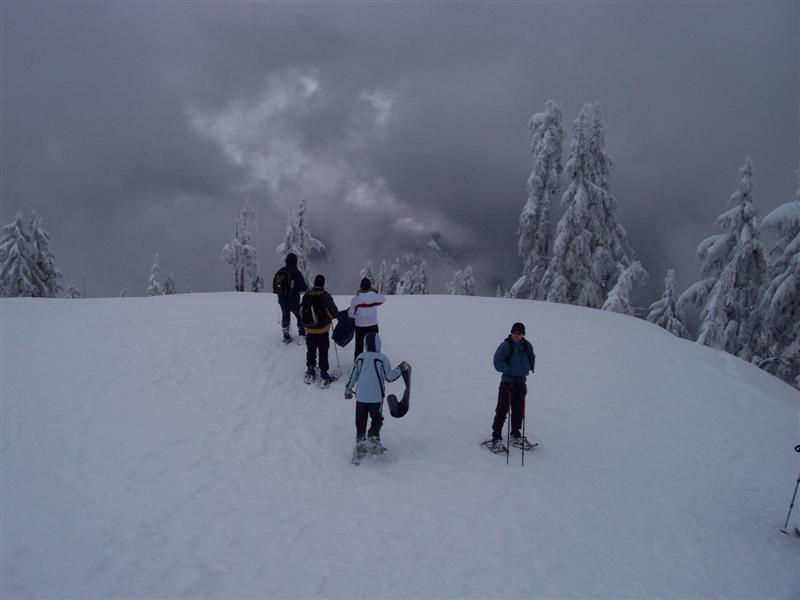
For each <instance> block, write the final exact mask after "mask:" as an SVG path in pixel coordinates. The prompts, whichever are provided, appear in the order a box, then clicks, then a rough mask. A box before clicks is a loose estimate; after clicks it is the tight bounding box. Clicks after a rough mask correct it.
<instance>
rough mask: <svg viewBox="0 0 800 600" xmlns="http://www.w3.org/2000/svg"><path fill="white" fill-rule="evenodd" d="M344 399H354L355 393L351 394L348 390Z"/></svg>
mask: <svg viewBox="0 0 800 600" xmlns="http://www.w3.org/2000/svg"><path fill="white" fill-rule="evenodd" d="M344 399H345V400H352V399H353V392H351V391H350V390H346V391H345V393H344Z"/></svg>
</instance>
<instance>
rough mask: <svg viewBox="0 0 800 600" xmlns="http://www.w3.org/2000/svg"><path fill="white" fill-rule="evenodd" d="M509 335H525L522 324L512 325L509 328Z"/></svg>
mask: <svg viewBox="0 0 800 600" xmlns="http://www.w3.org/2000/svg"><path fill="white" fill-rule="evenodd" d="M511 333H521V334H522V335H525V325H523V324H522V323H514V324H513V325H512V326H511Z"/></svg>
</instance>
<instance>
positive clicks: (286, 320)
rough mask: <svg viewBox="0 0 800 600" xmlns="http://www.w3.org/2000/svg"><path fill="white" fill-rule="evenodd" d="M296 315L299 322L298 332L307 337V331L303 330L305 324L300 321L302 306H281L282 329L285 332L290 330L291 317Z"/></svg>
mask: <svg viewBox="0 0 800 600" xmlns="http://www.w3.org/2000/svg"><path fill="white" fill-rule="evenodd" d="M292 315H294V318H295V319H296V320H297V330H298V331H299V332H300V335H305V333H306V332H305V329H303V322H302V321H301V320H300V305H299V304H295V305H292V306H283V305H282V304H281V327H283V329H284V330H287V329H289V325H290V324H291V322H292V319H291V316H292Z"/></svg>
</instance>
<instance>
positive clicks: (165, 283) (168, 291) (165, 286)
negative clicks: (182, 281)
mask: <svg viewBox="0 0 800 600" xmlns="http://www.w3.org/2000/svg"><path fill="white" fill-rule="evenodd" d="M161 293H162V294H164V295H165V296H171V295H173V294H174V293H175V275H174V274H173V273H172V272H171V271H167V272H166V273H164V276H163V277H162V278H161Z"/></svg>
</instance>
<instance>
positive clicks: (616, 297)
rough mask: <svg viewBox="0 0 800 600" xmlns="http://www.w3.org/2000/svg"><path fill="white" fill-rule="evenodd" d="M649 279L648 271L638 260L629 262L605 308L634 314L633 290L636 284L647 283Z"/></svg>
mask: <svg viewBox="0 0 800 600" xmlns="http://www.w3.org/2000/svg"><path fill="white" fill-rule="evenodd" d="M647 280H648V275H647V271H645V270H644V268H643V267H642V263H640V262H639V261H638V260H635V261H633V262H632V263H631V264H629V265H628V266H627V267H626V268H625V269H623V270H622V272H621V273H620V274H619V277H617V283H615V284H614V287H613V288H611V291H610V292H609V293H608V297H607V298H606V301H605V302H604V303H603V310H608V311H611V312H616V313H621V314H623V315H631V316H633V315H634V313H635V311H634V308H633V305H632V304H631V291H632V290H633V286H634V284H639V285H645V284H646V283H647Z"/></svg>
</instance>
